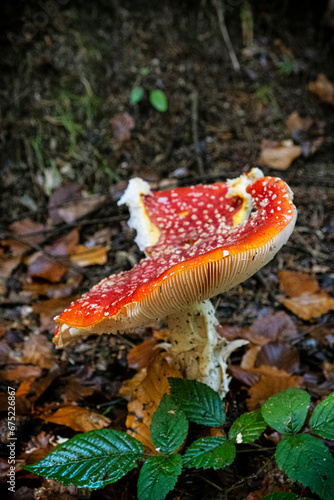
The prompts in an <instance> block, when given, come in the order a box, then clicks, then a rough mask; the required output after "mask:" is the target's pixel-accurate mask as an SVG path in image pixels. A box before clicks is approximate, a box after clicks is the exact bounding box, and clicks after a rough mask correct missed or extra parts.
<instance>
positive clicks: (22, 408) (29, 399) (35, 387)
mask: <svg viewBox="0 0 334 500" xmlns="http://www.w3.org/2000/svg"><path fill="white" fill-rule="evenodd" d="M60 374H61V369H60V368H59V366H58V365H54V367H53V368H51V370H50V371H49V373H48V374H47V375H46V376H45V377H39V378H37V379H35V380H34V379H29V380H24V381H23V382H21V384H20V385H19V387H18V389H17V391H16V393H15V396H16V409H17V412H18V413H20V412H21V413H25V412H27V413H29V414H30V413H31V410H32V409H33V407H34V404H35V402H36V401H37V400H38V399H39V398H40V397H41V396H42V394H44V392H45V391H46V390H47V389H48V388H49V387H50V385H51V384H52V383H53V382H54V381H55V380H56V379H57V378H58V377H59V376H60Z"/></svg>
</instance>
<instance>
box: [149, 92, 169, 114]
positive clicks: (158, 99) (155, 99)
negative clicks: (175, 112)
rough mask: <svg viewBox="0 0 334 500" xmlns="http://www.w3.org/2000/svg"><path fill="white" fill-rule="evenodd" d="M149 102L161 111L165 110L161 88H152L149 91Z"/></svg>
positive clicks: (164, 97)
mask: <svg viewBox="0 0 334 500" xmlns="http://www.w3.org/2000/svg"><path fill="white" fill-rule="evenodd" d="M150 102H151V104H152V106H153V107H154V108H155V109H157V110H158V111H160V112H161V113H164V112H165V111H167V108H168V105H167V99H166V96H165V94H164V93H163V92H162V91H161V90H152V91H151V92H150Z"/></svg>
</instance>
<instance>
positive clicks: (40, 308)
mask: <svg viewBox="0 0 334 500" xmlns="http://www.w3.org/2000/svg"><path fill="white" fill-rule="evenodd" d="M78 297H79V295H70V296H68V297H57V298H54V299H49V300H41V301H40V302H36V303H35V304H34V305H33V307H32V310H33V312H34V313H35V314H39V315H40V323H41V328H40V330H41V331H44V330H47V331H51V330H53V329H54V327H55V322H54V317H55V316H57V315H58V314H60V313H61V312H63V310H64V309H66V308H67V307H68V306H69V305H70V303H71V302H74V301H75V300H77V298H78ZM49 344H51V343H50V342H49Z"/></svg>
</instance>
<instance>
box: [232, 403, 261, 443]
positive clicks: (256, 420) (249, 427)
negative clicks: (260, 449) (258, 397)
mask: <svg viewBox="0 0 334 500" xmlns="http://www.w3.org/2000/svg"><path fill="white" fill-rule="evenodd" d="M266 427H267V424H266V422H265V421H264V419H263V417H262V415H261V410H255V411H251V412H249V413H244V414H243V415H241V417H239V418H237V420H236V421H235V422H234V423H233V424H232V427H231V429H230V431H229V433H228V438H229V440H230V441H232V442H233V443H237V444H241V443H251V442H252V441H255V440H256V439H257V438H258V437H259V436H260V435H261V434H262V432H264V431H265V429H266Z"/></svg>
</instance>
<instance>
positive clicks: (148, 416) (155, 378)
mask: <svg viewBox="0 0 334 500" xmlns="http://www.w3.org/2000/svg"><path fill="white" fill-rule="evenodd" d="M139 373H140V372H139ZM168 377H179V378H180V377H181V376H180V373H179V372H178V371H177V370H176V369H175V368H173V367H171V366H170V365H169V364H168V363H167V361H166V360H165V359H164V358H163V357H162V356H161V355H160V356H157V357H156V358H155V359H154V360H153V361H152V362H151V363H150V364H149V365H148V367H147V371H146V374H145V377H144V378H143V379H142V380H140V381H139V385H138V386H137V387H136V388H135V389H134V391H133V394H132V398H131V400H130V402H129V403H128V416H127V419H126V426H127V428H128V433H129V434H130V435H131V436H133V437H135V438H136V439H138V440H139V441H140V442H141V443H143V445H144V446H147V447H148V448H150V449H151V450H152V451H153V452H155V453H156V450H155V447H154V445H153V443H152V441H151V433H150V425H151V420H152V415H153V413H154V412H155V410H156V409H157V407H158V405H159V403H160V400H161V398H162V396H163V395H164V394H166V393H169V383H168ZM137 381H138V378H137Z"/></svg>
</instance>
